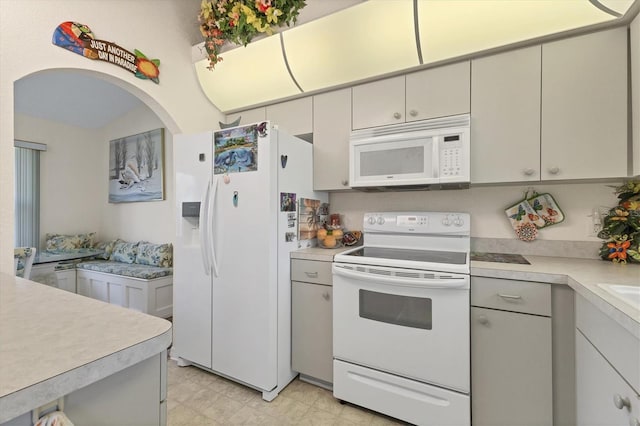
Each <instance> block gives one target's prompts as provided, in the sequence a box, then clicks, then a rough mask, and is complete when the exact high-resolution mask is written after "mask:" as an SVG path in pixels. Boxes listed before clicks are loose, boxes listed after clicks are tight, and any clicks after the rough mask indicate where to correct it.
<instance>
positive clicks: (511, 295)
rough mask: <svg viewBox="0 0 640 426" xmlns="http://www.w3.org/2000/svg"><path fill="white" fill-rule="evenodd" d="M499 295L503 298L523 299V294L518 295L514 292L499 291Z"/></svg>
mask: <svg viewBox="0 0 640 426" xmlns="http://www.w3.org/2000/svg"><path fill="white" fill-rule="evenodd" d="M498 296H500V297H502V298H503V299H509V300H520V299H522V296H516V295H513V294H502V293H498Z"/></svg>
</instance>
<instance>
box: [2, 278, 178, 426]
mask: <svg viewBox="0 0 640 426" xmlns="http://www.w3.org/2000/svg"><path fill="white" fill-rule="evenodd" d="M171 338H172V336H171V323H170V322H169V321H166V320H164V319H161V318H156V317H153V316H150V315H146V314H143V313H140V312H136V311H133V310H129V309H126V308H122V307H119V306H116V305H110V304H107V303H104V302H101V301H98V300H94V299H90V298H88V297H84V296H80V295H77V294H73V293H69V292H66V291H62V290H59V289H56V288H53V287H49V286H46V285H42V284H38V283H35V282H32V281H28V280H24V279H22V278H16V277H14V276H12V275H7V274H0V423H2V422H5V421H7V420H10V419H12V418H14V417H17V416H19V415H22V414H23V413H26V412H28V411H30V410H32V409H34V408H36V407H38V406H40V405H44V404H46V403H49V402H51V401H53V400H55V399H57V398H59V397H61V396H64V395H67V394H69V393H71V392H73V391H75V390H77V389H79V388H82V387H84V386H87V385H89V384H91V383H94V382H97V381H98V380H101V379H103V378H105V377H107V376H109V375H111V374H114V373H116V372H118V371H121V370H123V369H125V368H127V367H129V366H131V365H134V364H136V363H138V362H140V361H143V360H145V359H148V358H150V357H151V356H154V355H157V354H159V353H161V352H162V351H164V350H165V349H167V347H168V346H169V345H170V344H171Z"/></svg>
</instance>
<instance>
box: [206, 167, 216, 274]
mask: <svg viewBox="0 0 640 426" xmlns="http://www.w3.org/2000/svg"><path fill="white" fill-rule="evenodd" d="M211 186H212V187H213V188H212V189H213V191H212V192H213V194H212V195H211V206H210V209H209V210H208V211H207V214H208V220H207V222H208V223H209V224H210V225H211V229H209V250H210V253H211V264H212V266H213V275H214V276H216V277H217V276H218V259H217V258H216V243H215V236H214V235H213V230H214V229H215V222H214V221H215V220H216V215H215V214H214V213H213V212H214V211H215V208H216V195H217V193H218V179H216V178H215V177H214V179H213V184H212V185H211Z"/></svg>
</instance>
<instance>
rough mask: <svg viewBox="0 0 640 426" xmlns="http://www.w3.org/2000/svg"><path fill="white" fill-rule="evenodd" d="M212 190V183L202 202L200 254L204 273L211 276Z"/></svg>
mask: <svg viewBox="0 0 640 426" xmlns="http://www.w3.org/2000/svg"><path fill="white" fill-rule="evenodd" d="M210 188H211V181H208V182H207V188H206V189H205V191H204V195H203V197H202V200H201V201H200V217H199V220H200V222H199V223H200V230H199V234H200V254H201V255H202V265H203V267H204V273H205V274H206V275H211V263H210V262H209V243H208V239H209V238H208V237H209V231H208V228H209V227H208V223H209V190H210Z"/></svg>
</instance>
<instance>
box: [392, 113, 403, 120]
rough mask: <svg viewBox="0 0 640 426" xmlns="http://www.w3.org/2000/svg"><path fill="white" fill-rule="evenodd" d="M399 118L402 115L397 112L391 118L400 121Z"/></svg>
mask: <svg viewBox="0 0 640 426" xmlns="http://www.w3.org/2000/svg"><path fill="white" fill-rule="evenodd" d="M400 117H402V114H400V113H399V112H394V113H393V118H395V119H396V120H398V119H400Z"/></svg>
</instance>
